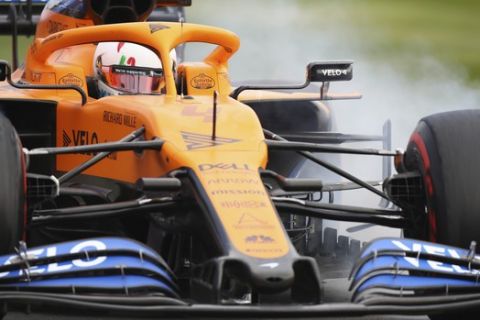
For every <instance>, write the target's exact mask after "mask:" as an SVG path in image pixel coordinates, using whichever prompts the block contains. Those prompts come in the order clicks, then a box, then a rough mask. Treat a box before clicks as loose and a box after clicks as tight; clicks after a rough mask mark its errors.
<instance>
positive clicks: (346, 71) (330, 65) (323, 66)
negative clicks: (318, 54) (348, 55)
mask: <svg viewBox="0 0 480 320" xmlns="http://www.w3.org/2000/svg"><path fill="white" fill-rule="evenodd" d="M352 64H353V62H351V61H327V62H312V63H309V64H308V66H307V81H309V82H330V81H349V80H352V76H353V69H352Z"/></svg>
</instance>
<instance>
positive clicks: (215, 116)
mask: <svg viewBox="0 0 480 320" xmlns="http://www.w3.org/2000/svg"><path fill="white" fill-rule="evenodd" d="M217 97H218V92H217V91H216V90H215V91H213V126H212V140H215V138H216V135H217Z"/></svg>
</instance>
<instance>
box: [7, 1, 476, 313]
mask: <svg viewBox="0 0 480 320" xmlns="http://www.w3.org/2000/svg"><path fill="white" fill-rule="evenodd" d="M189 4H190V3H189V1H173V0H172V1H160V0H159V1H154V0H145V1H138V0H137V1H115V0H109V1H93V0H90V1H81V0H70V1H69V0H65V1H58V0H55V1H54V0H52V1H49V2H48V3H47V4H46V6H45V8H44V4H43V2H41V3H39V2H37V1H22V2H10V1H9V6H8V7H5V6H2V7H1V8H2V10H4V11H2V12H6V10H8V11H9V12H10V20H8V23H2V22H1V21H0V29H1V30H3V32H5V30H7V29H8V32H13V34H14V40H15V37H16V35H17V33H18V32H20V33H28V32H29V31H28V30H27V29H28V28H31V26H32V24H33V25H36V24H37V28H36V36H35V39H34V41H33V43H32V45H31V46H30V48H29V50H28V52H27V56H26V60H25V63H24V64H23V65H22V66H20V67H19V68H18V69H16V70H14V71H12V68H11V67H10V65H9V64H8V63H7V62H5V61H2V62H0V78H1V80H2V81H3V82H2V83H1V84H0V111H1V113H0V159H1V162H0V163H1V165H0V255H1V256H0V302H1V305H2V306H3V308H2V309H1V310H2V313H3V314H4V315H6V316H7V317H8V316H9V315H12V314H16V312H20V314H22V312H26V313H27V314H29V313H31V312H33V313H34V314H35V315H36V317H38V316H39V314H41V313H46V314H49V313H55V314H65V315H71V314H72V310H75V309H77V310H81V311H82V316H83V317H84V318H85V317H89V316H91V317H94V318H96V317H99V316H102V317H108V316H114V317H122V316H128V317H140V316H142V317H144V316H152V317H159V316H172V317H187V316H188V317H210V316H211V317H220V316H225V317H227V316H228V317H272V318H273V317H321V316H366V315H372V314H376V315H378V314H381V315H389V314H393V315H395V314H396V315H418V314H422V315H430V316H432V317H437V318H441V317H448V316H449V314H452V313H454V314H455V316H456V317H457V318H458V317H459V316H461V315H463V314H465V315H467V314H468V313H467V311H471V310H472V309H473V310H476V309H478V308H480V284H479V278H480V271H479V270H480V257H478V256H477V255H476V241H478V240H480V233H479V232H478V231H477V228H478V227H479V226H480V196H479V195H478V192H477V191H475V190H477V189H476V186H475V184H476V181H480V170H478V169H477V167H478V165H477V164H478V162H479V161H480V148H479V147H480V146H479V143H478V137H479V136H480V126H479V125H478V123H479V122H480V111H479V110H467V111H456V112H450V113H443V114H437V115H432V116H429V117H426V118H424V119H422V120H421V121H420V122H419V124H418V127H417V128H416V129H415V132H414V133H413V134H412V138H411V140H410V143H409V145H408V146H407V149H406V151H405V152H401V151H390V150H386V149H387V148H388V149H390V147H389V146H388V136H389V134H388V129H387V130H386V133H385V134H384V135H383V136H366V135H347V134H340V133H335V132H332V131H329V130H330V127H329V121H330V120H329V118H328V111H329V109H328V106H326V105H325V104H324V103H323V101H326V100H335V99H352V98H359V97H360V96H359V95H358V94H334V93H331V92H329V90H328V89H329V86H328V84H329V82H331V81H346V80H350V79H351V78H352V63H351V62H348V61H336V62H316V63H311V64H309V65H308V66H307V76H306V82H305V84H302V85H298V86H285V85H283V86H281V85H266V86H257V85H251V86H248V85H244V86H238V87H236V88H234V87H232V85H231V82H230V79H229V75H228V60H229V59H230V58H231V57H232V56H233V54H234V53H235V52H236V51H237V49H238V48H239V39H238V37H237V36H236V35H235V34H233V33H231V32H229V31H226V30H223V29H220V28H215V27H209V26H202V25H194V24H187V23H184V22H183V15H182V12H183V11H182V9H181V6H184V5H189ZM7 8H8V9H7ZM39 8H41V9H42V10H43V12H42V13H41V16H40V17H39V16H38V14H39V12H40V11H41V10H40V9H39ZM36 12H37V13H36ZM23 14H24V15H25V16H22V15H23ZM149 17H150V18H149ZM152 17H153V18H152ZM155 17H156V18H155ZM169 17H170V18H171V19H170V20H180V21H178V22H166V21H165V20H169ZM147 18H149V19H150V20H147ZM158 20H162V21H161V22H159V21H158ZM12 22H13V23H12ZM12 28H13V29H14V30H11V29H12ZM14 42H15V41H14ZM190 42H205V43H209V44H213V45H214V46H215V48H214V50H213V51H212V52H211V53H210V54H209V55H208V56H207V57H206V58H205V59H204V60H203V61H200V62H187V61H184V59H183V56H182V54H181V50H182V49H181V48H182V46H183V45H184V44H185V43H190ZM145 57H147V58H146V59H143V58H145ZM110 58H111V59H110ZM310 83H319V84H320V86H319V91H315V92H312V91H311V90H310V91H302V90H303V89H304V88H306V87H307V86H309V85H310ZM292 90H295V92H294V93H291V91H292ZM299 115H301V117H300V116H299ZM305 115H310V116H305ZM297 119H307V120H304V121H303V122H302V123H300V122H296V120H297ZM274 131H275V132H274ZM375 140H382V141H384V149H365V148H352V147H344V146H341V144H342V143H344V142H356V141H375ZM325 154H360V155H373V156H381V157H384V158H386V159H387V162H386V167H387V169H385V170H384V172H388V166H389V162H388V161H389V160H391V159H392V158H393V159H394V163H395V168H396V170H397V173H396V174H394V175H392V174H389V176H388V177H386V179H385V180H384V181H382V182H381V183H378V182H367V181H363V180H361V179H358V178H356V177H355V176H353V175H351V174H349V173H348V172H345V171H344V170H342V169H340V168H339V167H338V166H336V165H334V164H332V163H331V162H330V161H328V160H326V158H325V157H324V156H323V155H325ZM300 157H303V158H306V159H309V160H310V161H312V162H315V163H316V164H318V165H319V166H322V167H324V168H326V169H328V170H329V171H332V172H334V173H335V174H337V175H339V176H341V177H343V178H344V179H346V180H348V181H347V182H345V181H340V182H338V181H337V182H333V183H328V182H327V181H325V180H323V179H317V178H309V179H305V178H296V177H295V176H294V174H293V173H292V172H293V171H294V168H296V167H297V166H298V165H301V164H302V163H303V160H301V159H300ZM379 185H382V187H383V190H381V189H379V188H378V186H379ZM358 188H364V189H367V190H369V191H371V192H373V193H374V194H376V195H377V196H378V197H380V198H381V199H383V206H379V207H377V208H366V207H358V206H351V205H344V204H337V203H334V202H333V201H325V200H333V197H323V195H332V194H334V193H337V192H341V191H344V190H352V189H358ZM326 198H330V199H326ZM322 219H332V220H339V221H354V222H361V223H374V224H378V225H382V226H389V227H394V228H398V229H401V230H403V234H404V235H405V236H406V237H408V238H411V239H407V238H383V239H378V240H375V241H373V242H371V243H368V244H364V245H363V249H362V251H361V252H357V255H356V256H355V260H354V263H353V266H352V269H351V274H350V282H349V284H350V290H348V289H346V290H345V294H344V295H343V296H342V298H338V297H337V296H338V294H336V293H334V291H338V288H335V289H336V290H330V289H331V288H329V287H328V285H327V283H328V281H326V280H328V279H326V277H325V274H324V273H323V270H324V268H325V264H324V263H322V261H324V259H322V257H321V255H322V252H323V253H325V252H326V251H325V249H326V247H328V246H330V247H331V249H332V250H330V251H328V250H327V251H328V252H333V253H336V255H337V258H338V256H340V255H342V254H344V255H349V256H352V255H354V254H355V252H356V251H360V246H361V244H360V243H359V242H358V243H357V242H354V241H353V240H352V241H350V240H349V239H348V238H346V237H343V236H340V237H337V235H336V234H335V233H332V232H331V230H329V229H324V228H322V227H321V225H322V224H321V222H322ZM332 235H333V241H330V242H328V241H327V239H330V240H331V239H332ZM298 239H301V241H300V243H302V245H299V241H298ZM427 241H430V242H427ZM327 242H328V243H327ZM459 247H460V248H465V249H460V248H459ZM355 248H356V249H355ZM332 261H335V259H333V260H332ZM345 297H346V298H345ZM349 300H350V301H349ZM332 302H335V303H332ZM17 315H18V314H17ZM473 317H475V316H472V318H473Z"/></svg>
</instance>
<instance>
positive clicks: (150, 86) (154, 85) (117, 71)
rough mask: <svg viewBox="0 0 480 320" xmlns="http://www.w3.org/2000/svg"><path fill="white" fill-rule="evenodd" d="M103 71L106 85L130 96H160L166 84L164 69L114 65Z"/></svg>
mask: <svg viewBox="0 0 480 320" xmlns="http://www.w3.org/2000/svg"><path fill="white" fill-rule="evenodd" d="M101 71H102V80H104V82H105V83H106V84H108V85H109V86H110V87H111V88H113V89H115V90H118V91H122V92H125V93H129V94H155V93H157V94H158V93H160V91H161V89H162V88H163V87H164V83H165V81H164V75H163V70H162V69H151V68H143V67H131V66H122V65H112V66H102V67H101Z"/></svg>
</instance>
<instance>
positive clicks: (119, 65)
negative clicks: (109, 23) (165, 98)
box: [93, 42, 176, 97]
mask: <svg viewBox="0 0 480 320" xmlns="http://www.w3.org/2000/svg"><path fill="white" fill-rule="evenodd" d="M170 56H171V58H172V61H173V66H172V67H173V68H175V64H176V54H175V50H172V52H171V53H170ZM93 59H94V60H93V66H94V74H95V77H96V78H97V84H98V92H99V96H100V97H104V96H111V95H121V94H160V93H163V90H164V87H165V80H164V79H165V78H164V73H163V66H162V62H161V61H160V58H159V57H158V56H157V54H155V53H154V52H153V51H152V50H150V49H148V48H145V47H143V46H141V45H138V44H135V43H130V42H101V43H99V44H98V45H97V48H96V50H95V54H94V58H93Z"/></svg>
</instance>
